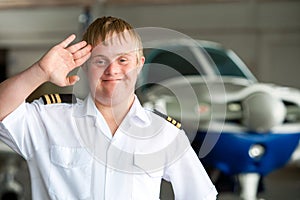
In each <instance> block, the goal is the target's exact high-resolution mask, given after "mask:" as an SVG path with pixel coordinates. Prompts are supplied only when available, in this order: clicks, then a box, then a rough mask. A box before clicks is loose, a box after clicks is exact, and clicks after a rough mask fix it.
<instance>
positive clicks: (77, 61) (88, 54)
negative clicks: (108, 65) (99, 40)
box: [75, 52, 91, 66]
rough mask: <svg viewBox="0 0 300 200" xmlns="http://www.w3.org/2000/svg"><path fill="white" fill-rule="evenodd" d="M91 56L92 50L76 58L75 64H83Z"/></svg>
mask: <svg viewBox="0 0 300 200" xmlns="http://www.w3.org/2000/svg"><path fill="white" fill-rule="evenodd" d="M90 56H91V52H89V53H87V54H85V55H84V56H82V57H81V58H78V59H76V60H75V65H76V66H80V65H82V64H83V63H85V62H86V61H87V60H88V59H89V57H90Z"/></svg>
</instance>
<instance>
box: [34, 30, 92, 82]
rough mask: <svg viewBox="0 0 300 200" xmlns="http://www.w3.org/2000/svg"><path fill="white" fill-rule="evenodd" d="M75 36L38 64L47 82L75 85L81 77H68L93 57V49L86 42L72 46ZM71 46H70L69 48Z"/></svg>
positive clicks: (59, 45)
mask: <svg viewBox="0 0 300 200" xmlns="http://www.w3.org/2000/svg"><path fill="white" fill-rule="evenodd" d="M75 38H76V36H75V35H74V34H72V35H70V36H69V37H68V38H66V39H65V40H63V41H62V42H61V43H59V44H57V45H56V46H54V47H52V48H51V49H50V50H49V51H48V52H47V53H46V54H45V55H44V56H43V57H42V58H41V59H40V60H39V61H38V62H37V64H38V66H39V67H40V68H41V70H42V71H43V74H44V75H45V79H46V81H50V82H52V83H54V84H56V85H58V86H61V87H63V86H70V85H74V84H75V83H76V82H77V81H78V80H79V77H78V76H76V75H74V76H68V74H69V73H70V72H71V71H72V70H73V69H75V68H77V67H79V66H81V65H82V64H83V63H85V61H87V59H88V58H89V57H90V55H91V49H92V47H91V46H90V45H88V44H87V43H86V42H85V41H81V42H78V43H76V44H73V45H70V44H71V42H73V41H74V40H75ZM69 45H70V46H69Z"/></svg>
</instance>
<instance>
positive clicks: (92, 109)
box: [73, 94, 151, 126]
mask: <svg viewBox="0 0 300 200" xmlns="http://www.w3.org/2000/svg"><path fill="white" fill-rule="evenodd" d="M98 115H99V111H98V109H97V107H96V105H95V102H94V101H93V97H92V95H91V94H89V95H88V96H87V97H86V98H85V100H84V101H83V102H82V103H81V104H78V105H76V106H75V110H74V114H73V116H74V117H84V116H93V117H97V116H98ZM124 120H125V121H127V120H128V122H129V123H134V124H136V125H138V126H147V125H149V124H150V123H151V120H150V116H149V114H148V113H147V112H146V111H145V109H144V108H143V107H142V105H141V103H140V101H139V99H138V98H137V96H135V98H134V102H133V104H132V106H131V108H130V110H129V112H128V113H127V115H126V117H125V119H124Z"/></svg>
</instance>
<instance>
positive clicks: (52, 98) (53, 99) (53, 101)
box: [50, 94, 56, 103]
mask: <svg viewBox="0 0 300 200" xmlns="http://www.w3.org/2000/svg"><path fill="white" fill-rule="evenodd" d="M50 97H51V100H52V103H56V100H55V98H54V95H53V94H50Z"/></svg>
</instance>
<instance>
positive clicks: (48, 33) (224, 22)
mask: <svg viewBox="0 0 300 200" xmlns="http://www.w3.org/2000/svg"><path fill="white" fill-rule="evenodd" d="M299 10H300V2H299V1H292V0H290V1H259V2H256V1H246V2H245V1H230V2H229V3H217V2H214V3H201V4H190V5H179V4H177V5H176V4H175V5H160V6H154V5H105V4H95V6H94V7H93V8H92V14H93V16H94V17H98V16H102V15H114V16H119V17H122V18H124V19H126V20H128V21H129V22H130V23H132V24H133V25H134V26H135V27H149V26H151V27H164V28H170V29H173V30H177V31H179V32H182V33H184V34H187V35H189V36H191V37H193V38H195V39H207V40H213V41H217V42H220V43H222V44H224V46H226V47H228V48H232V49H233V50H234V51H236V52H237V53H238V55H239V56H240V57H241V58H242V59H243V60H244V61H245V62H246V64H247V65H248V66H249V68H250V70H251V71H252V72H253V73H254V74H255V75H256V76H257V78H258V79H259V80H260V81H263V82H273V83H277V84H281V85H286V86H293V87H297V88H300V81H299V80H298V77H297V76H298V74H300V12H299ZM81 13H82V8H79V7H59V8H58V7H48V8H30V9H26V10H25V9H15V10H1V11H0V27H1V29H0V47H1V48H7V49H8V50H9V63H8V75H13V74H15V73H17V72H18V71H21V70H23V69H24V68H26V67H28V66H29V65H30V64H31V63H33V62H35V61H36V60H37V59H38V58H39V57H40V56H41V55H42V54H43V53H44V52H45V51H46V50H47V49H48V48H49V47H50V46H51V45H53V44H55V43H57V42H58V41H60V40H62V39H63V38H64V37H66V36H67V35H68V34H69V33H78V32H79V24H78V16H79V15H80V14H81ZM49 87H50V88H51V87H52V86H48V89H49Z"/></svg>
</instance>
